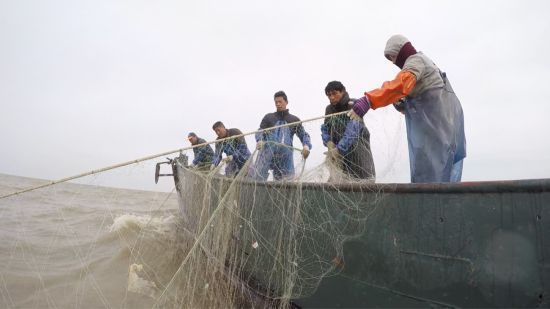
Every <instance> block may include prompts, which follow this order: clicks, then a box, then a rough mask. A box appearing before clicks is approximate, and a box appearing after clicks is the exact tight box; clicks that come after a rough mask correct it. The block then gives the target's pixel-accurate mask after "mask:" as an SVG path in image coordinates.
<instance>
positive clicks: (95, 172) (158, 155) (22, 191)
mask: <svg viewBox="0 0 550 309" xmlns="http://www.w3.org/2000/svg"><path fill="white" fill-rule="evenodd" d="M347 112H348V111H343V112H339V113H334V114H330V115H324V116H319V117H315V118H309V119H306V120H301V121H296V122H292V123H286V124H282V125H279V126H274V127H269V128H265V129H260V130H256V131H252V132H247V133H242V134H239V135H234V136H231V137H225V138H222V139H217V140H213V141H209V142H205V143H202V144H197V145H192V146H189V147H184V148H179V149H176V150H171V151H166V152H162V153H159V154H154V155H150V156H146V157H143V158H139V159H135V160H131V161H127V162H123V163H119V164H115V165H111V166H107V167H103V168H100V169H95V170H91V171H89V172H85V173H81V174H78V175H74V176H69V177H65V178H61V179H58V180H53V181H50V182H47V183H45V184H41V185H38V186H35V187H29V188H26V189H22V190H20V191H16V192H12V193H8V194H6V195H2V196H0V200H1V199H4V198H8V197H10V196H14V195H18V194H22V193H26V192H30V191H34V190H38V189H42V188H45V187H49V186H53V185H56V184H59V183H63V182H67V181H70V180H74V179H78V178H82V177H86V176H90V175H94V174H99V173H103V172H106V171H109V170H113V169H116V168H119V167H124V166H127V165H131V164H136V163H140V162H143V161H148V160H151V159H155V158H158V157H162V156H166V155H170V154H173V153H177V152H183V151H186V150H190V149H193V148H196V147H202V146H206V145H210V144H214V143H220V142H224V141H226V140H230V139H234V138H239V137H244V136H247V135H252V134H256V133H263V132H266V131H272V130H275V129H278V128H284V127H289V126H295V125H297V124H301V123H305V122H311V121H315V120H320V119H325V118H330V117H335V116H339V115H343V114H345V113H347Z"/></svg>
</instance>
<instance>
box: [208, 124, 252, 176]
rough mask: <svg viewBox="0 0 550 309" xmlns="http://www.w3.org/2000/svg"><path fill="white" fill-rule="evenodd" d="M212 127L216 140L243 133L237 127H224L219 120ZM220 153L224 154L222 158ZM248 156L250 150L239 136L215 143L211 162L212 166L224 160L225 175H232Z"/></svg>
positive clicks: (237, 171) (235, 173) (239, 168)
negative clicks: (216, 136)
mask: <svg viewBox="0 0 550 309" xmlns="http://www.w3.org/2000/svg"><path fill="white" fill-rule="evenodd" d="M212 129H213V130H214V132H216V135H218V138H217V139H216V140H220V139H224V138H227V137H231V136H236V135H241V134H243V133H242V132H241V130H239V129H235V128H233V129H226V128H225V125H224V124H223V123H222V122H221V121H217V122H216V123H214V125H213V126H212ZM222 153H225V155H226V157H225V159H223V160H222ZM248 158H250V150H248V146H247V145H246V141H245V139H244V137H243V136H240V137H236V138H231V139H227V140H225V141H223V142H217V143H216V152H215V154H214V160H213V164H214V166H218V165H219V164H220V163H221V162H226V163H227V165H226V167H225V175H226V176H228V177H234V176H236V175H237V174H238V173H239V171H240V170H241V168H243V166H244V164H245V162H246V160H248Z"/></svg>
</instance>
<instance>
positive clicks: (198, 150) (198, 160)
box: [187, 132, 214, 170]
mask: <svg viewBox="0 0 550 309" xmlns="http://www.w3.org/2000/svg"><path fill="white" fill-rule="evenodd" d="M187 139H189V142H190V143H191V145H193V146H195V145H200V144H204V143H206V141H205V140H204V139H202V138H200V137H198V136H197V134H195V133H193V132H191V133H189V134H188V135H187ZM193 155H194V157H193V165H191V167H194V168H197V169H200V170H209V169H210V166H212V159H213V158H214V150H212V147H210V145H204V146H200V147H195V148H193Z"/></svg>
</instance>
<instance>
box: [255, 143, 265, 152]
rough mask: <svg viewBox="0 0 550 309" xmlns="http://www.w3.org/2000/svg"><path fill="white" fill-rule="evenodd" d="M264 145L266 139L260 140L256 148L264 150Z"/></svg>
mask: <svg viewBox="0 0 550 309" xmlns="http://www.w3.org/2000/svg"><path fill="white" fill-rule="evenodd" d="M264 145H265V142H264V141H259V142H258V143H256V149H257V150H262V148H264Z"/></svg>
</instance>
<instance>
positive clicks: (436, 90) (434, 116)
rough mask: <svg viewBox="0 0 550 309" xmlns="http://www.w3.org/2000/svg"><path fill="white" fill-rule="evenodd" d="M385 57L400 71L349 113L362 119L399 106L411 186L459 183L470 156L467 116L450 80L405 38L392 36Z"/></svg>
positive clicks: (354, 117)
mask: <svg viewBox="0 0 550 309" xmlns="http://www.w3.org/2000/svg"><path fill="white" fill-rule="evenodd" d="M384 56H385V57H386V58H387V59H388V60H390V61H391V62H393V63H394V64H395V65H396V66H397V67H399V69H400V71H399V73H398V74H397V76H396V77H395V79H394V80H392V81H387V82H385V83H383V84H382V87H381V88H379V89H375V90H372V91H368V92H365V94H364V96H363V97H362V98H360V99H358V100H357V101H356V102H355V104H354V106H353V110H352V111H350V112H349V116H350V117H351V118H352V119H360V118H362V117H363V116H364V115H365V114H366V113H367V111H368V110H369V109H371V108H372V109H377V108H379V107H384V106H387V105H389V104H392V103H395V102H397V101H401V103H400V104H399V105H398V109H399V110H401V111H402V112H403V113H404V114H405V121H406V124H407V140H408V144H409V161H410V169H411V182H413V183H416V182H458V181H460V180H461V177H462V164H463V160H464V158H465V157H466V138H465V135H464V115H463V113H462V106H461V104H460V101H459V100H458V98H457V96H456V94H455V92H454V91H453V88H452V87H451V84H450V82H449V80H448V79H447V75H446V74H445V73H443V72H441V71H440V70H439V68H438V67H437V66H436V65H435V63H434V62H433V61H431V60H430V59H429V58H428V57H427V56H426V55H424V54H423V53H422V52H417V51H416V49H415V48H414V47H413V46H412V44H411V42H410V41H409V40H408V39H407V38H406V37H404V36H402V35H399V34H398V35H394V36H392V37H390V39H389V40H388V42H387V44H386V49H385V50H384Z"/></svg>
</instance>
